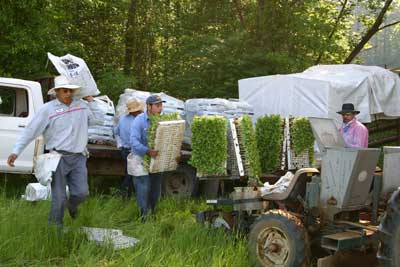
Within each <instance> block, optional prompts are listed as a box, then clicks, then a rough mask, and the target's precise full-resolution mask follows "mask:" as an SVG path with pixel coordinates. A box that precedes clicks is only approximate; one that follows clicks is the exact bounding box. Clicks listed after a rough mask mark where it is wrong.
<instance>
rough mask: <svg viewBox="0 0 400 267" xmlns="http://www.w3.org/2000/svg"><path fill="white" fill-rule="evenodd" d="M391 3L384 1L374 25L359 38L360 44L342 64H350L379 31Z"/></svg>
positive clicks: (389, 0) (387, 0) (390, 0)
mask: <svg viewBox="0 0 400 267" xmlns="http://www.w3.org/2000/svg"><path fill="white" fill-rule="evenodd" d="M392 2H393V0H386V1H385V5H384V6H383V8H382V9H381V12H379V14H378V16H377V17H376V20H375V22H374V24H373V25H372V26H371V28H370V29H368V31H367V32H366V33H365V34H364V36H363V37H362V38H361V40H360V42H359V43H358V44H357V45H356V47H354V49H353V51H351V53H350V55H349V56H348V57H347V58H346V59H345V61H344V62H343V63H344V64H349V63H351V62H352V61H353V59H354V58H355V57H356V56H357V55H358V54H359V53H360V51H361V50H362V49H363V48H364V46H365V44H366V43H368V41H369V40H370V39H371V38H372V36H374V35H375V33H377V32H378V31H379V30H381V28H380V25H381V24H382V22H383V18H384V17H385V15H386V12H387V11H388V9H389V7H390V5H391V4H392Z"/></svg>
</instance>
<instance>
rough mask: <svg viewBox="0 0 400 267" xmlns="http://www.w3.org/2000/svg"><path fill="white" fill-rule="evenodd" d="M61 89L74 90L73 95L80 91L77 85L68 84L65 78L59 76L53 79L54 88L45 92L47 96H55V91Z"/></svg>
mask: <svg viewBox="0 0 400 267" xmlns="http://www.w3.org/2000/svg"><path fill="white" fill-rule="evenodd" d="M61 88H64V89H72V90H75V91H74V95H75V94H77V93H78V92H79V90H80V87H79V86H78V85H74V84H70V83H69V81H68V79H67V78H66V77H65V76H62V75H60V76H56V77H55V78H54V87H53V88H51V89H50V90H49V91H48V92H47V94H48V95H55V93H56V90H57V89H61Z"/></svg>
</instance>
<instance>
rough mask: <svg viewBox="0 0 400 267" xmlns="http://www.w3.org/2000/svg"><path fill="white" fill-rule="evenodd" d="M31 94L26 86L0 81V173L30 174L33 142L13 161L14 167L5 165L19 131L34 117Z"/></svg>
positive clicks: (33, 148) (33, 150)
mask: <svg viewBox="0 0 400 267" xmlns="http://www.w3.org/2000/svg"><path fill="white" fill-rule="evenodd" d="M34 113H35V112H34V106H33V97H32V92H31V90H30V89H29V87H27V86H26V85H23V84H21V85H19V84H12V83H7V82H2V81H1V80H0V171H1V172H11V173H32V168H33V156H34V152H35V141H33V142H32V143H31V144H29V145H28V146H27V147H26V148H25V150H24V151H23V152H22V153H21V154H20V155H19V156H18V159H17V160H16V161H15V167H10V166H8V165H7V158H8V156H9V155H10V154H11V151H12V147H13V145H14V144H15V141H16V139H17V138H18V136H19V134H20V133H21V131H22V130H23V129H24V128H25V127H26V126H27V124H28V122H29V121H30V120H31V119H32V118H33V115H34Z"/></svg>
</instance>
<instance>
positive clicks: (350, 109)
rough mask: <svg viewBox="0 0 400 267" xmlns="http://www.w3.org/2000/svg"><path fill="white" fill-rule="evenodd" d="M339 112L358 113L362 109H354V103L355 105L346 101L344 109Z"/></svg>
mask: <svg viewBox="0 0 400 267" xmlns="http://www.w3.org/2000/svg"><path fill="white" fill-rule="evenodd" d="M337 113H339V114H344V113H354V114H358V113H360V111H358V110H354V105H353V103H344V104H343V105H342V110H340V111H338V112H337Z"/></svg>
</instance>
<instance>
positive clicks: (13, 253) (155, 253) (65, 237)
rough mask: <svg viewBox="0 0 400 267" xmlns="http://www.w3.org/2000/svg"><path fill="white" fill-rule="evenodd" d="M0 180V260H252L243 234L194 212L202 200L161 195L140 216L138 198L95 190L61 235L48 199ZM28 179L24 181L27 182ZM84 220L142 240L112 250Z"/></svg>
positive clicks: (19, 263) (53, 262)
mask: <svg viewBox="0 0 400 267" xmlns="http://www.w3.org/2000/svg"><path fill="white" fill-rule="evenodd" d="M1 182H2V183H1V184H0V266H1V267H3V266H146V267H151V266H154V267H156V266H202V267H203V266H227V267H228V266H229V267H234V266H238V267H239V266H240V267H247V266H251V264H250V262H249V260H248V253H247V241H246V239H245V238H243V237H239V236H235V235H233V234H226V233H224V232H222V231H216V230H212V229H207V228H206V227H203V226H201V225H198V224H197V223H196V221H195V216H194V213H195V212H196V211H198V210H201V209H206V208H207V207H206V206H205V204H203V203H204V201H201V200H189V199H171V198H170V199H162V201H161V202H160V204H159V207H158V210H157V213H156V215H154V216H153V217H152V218H150V219H149V220H148V221H147V222H146V223H141V222H140V221H139V220H138V208H137V205H136V203H135V201H134V200H130V201H123V200H121V199H120V198H118V197H113V196H112V195H104V194H103V195H101V194H96V193H92V195H91V196H90V197H89V198H88V200H87V201H86V202H85V203H84V204H83V205H82V206H81V207H80V216H79V218H78V219H77V220H74V221H73V220H71V219H70V217H69V215H68V213H66V215H65V222H64V223H65V226H66V227H68V229H69V230H70V231H68V233H67V234H62V235H60V234H59V233H58V232H57V231H55V230H54V229H51V228H49V227H48V226H47V215H48V211H49V207H50V202H49V201H41V202H38V203H30V202H26V201H23V200H21V199H20V194H21V193H22V192H23V190H24V187H21V186H19V185H18V186H12V187H10V181H9V180H8V181H7V179H3V180H2V181H1ZM25 184H26V183H25ZM81 226H91V227H105V228H114V229H121V230H123V232H124V234H125V235H128V236H132V237H136V238H138V239H140V240H141V241H140V243H139V245H137V246H136V247H133V248H128V249H125V250H118V251H114V250H112V249H111V248H107V247H100V246H97V245H96V244H94V243H92V242H89V241H88V240H87V239H86V238H85V236H83V235H81V234H79V233H78V231H77V229H78V228H79V227H81Z"/></svg>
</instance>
